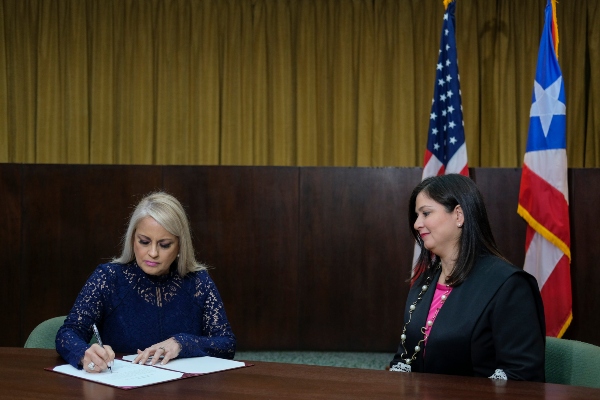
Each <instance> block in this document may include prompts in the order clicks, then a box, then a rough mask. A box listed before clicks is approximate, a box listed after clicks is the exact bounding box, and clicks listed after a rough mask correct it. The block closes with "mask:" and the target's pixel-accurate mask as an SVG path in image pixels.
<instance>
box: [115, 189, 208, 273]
mask: <svg viewBox="0 0 600 400" xmlns="http://www.w3.org/2000/svg"><path fill="white" fill-rule="evenodd" d="M146 217H152V218H154V220H155V221H156V222H158V223H159V224H160V225H162V227H163V228H165V229H166V230H167V231H168V232H169V233H170V234H172V235H175V236H177V238H178V239H179V256H178V257H177V272H178V273H179V276H181V277H184V276H185V275H187V273H188V272H194V271H201V270H204V269H206V266H205V265H203V264H201V263H199V262H198V261H196V257H195V255H194V246H193V245H192V234H191V232H190V224H189V221H188V218H187V215H186V213H185V210H184V209H183V206H182V205H181V203H180V202H179V200H177V199H176V198H175V197H173V196H171V195H170V194H168V193H165V192H154V193H150V194H149V195H146V196H145V197H144V198H143V199H142V200H141V201H140V202H139V203H138V205H137V206H136V207H135V210H134V211H133V213H132V214H131V218H130V219H129V226H128V227H127V232H126V233H125V236H124V237H123V251H122V253H121V255H120V256H119V257H117V258H114V259H113V260H112V262H116V263H120V264H127V263H130V262H131V261H133V260H134V259H135V254H134V252H133V240H134V239H133V235H134V234H135V230H136V229H137V226H138V224H139V223H140V221H141V220H142V219H144V218H146Z"/></svg>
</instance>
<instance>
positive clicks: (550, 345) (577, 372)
mask: <svg viewBox="0 0 600 400" xmlns="http://www.w3.org/2000/svg"><path fill="white" fill-rule="evenodd" d="M546 382H548V383H562V384H564V385H574V386H587V387H593V388H600V347H599V346H594V345H593V344H589V343H584V342H579V341H577V340H569V339H558V338H555V337H550V336H547V337H546Z"/></svg>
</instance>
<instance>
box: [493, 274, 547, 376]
mask: <svg viewBox="0 0 600 400" xmlns="http://www.w3.org/2000/svg"><path fill="white" fill-rule="evenodd" d="M494 303H495V304H494V312H493V314H492V315H493V316H492V318H491V324H492V327H491V328H492V334H493V340H494V347H495V348H496V368H498V369H502V370H503V371H504V373H506V376H507V377H508V379H513V380H526V381H538V382H544V380H545V371H544V363H545V346H546V344H545V342H546V328H545V320H544V308H543V304H542V299H541V296H540V292H539V289H538V286H537V282H535V279H533V277H531V276H530V275H528V274H526V273H516V274H514V275H512V276H511V277H510V278H508V279H507V280H506V282H505V283H504V284H503V285H502V287H500V289H499V290H498V293H497V294H496V296H495V299H494Z"/></svg>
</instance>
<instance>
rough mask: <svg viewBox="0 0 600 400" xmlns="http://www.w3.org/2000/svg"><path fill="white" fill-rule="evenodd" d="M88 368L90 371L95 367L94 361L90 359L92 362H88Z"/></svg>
mask: <svg viewBox="0 0 600 400" xmlns="http://www.w3.org/2000/svg"><path fill="white" fill-rule="evenodd" d="M88 368H89V370H90V371H93V370H94V368H96V364H94V362H93V361H92V362H90V363H89V364H88Z"/></svg>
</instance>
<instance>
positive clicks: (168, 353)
mask: <svg viewBox="0 0 600 400" xmlns="http://www.w3.org/2000/svg"><path fill="white" fill-rule="evenodd" d="M180 351H181V346H180V345H179V342H178V341H177V340H175V339H174V338H169V339H167V340H165V341H162V342H160V343H156V344H154V345H152V346H150V347H148V348H147V349H145V350H144V351H142V350H140V349H138V351H137V352H138V355H137V357H136V358H135V359H134V360H133V363H134V364H145V363H146V361H148V360H150V357H152V359H151V360H150V365H154V364H156V363H157V362H158V361H159V360H160V359H161V357H163V358H162V360H161V362H160V363H161V364H163V365H164V364H166V363H168V362H169V360H172V359H174V358H177V356H178V355H179V352H180Z"/></svg>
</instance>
